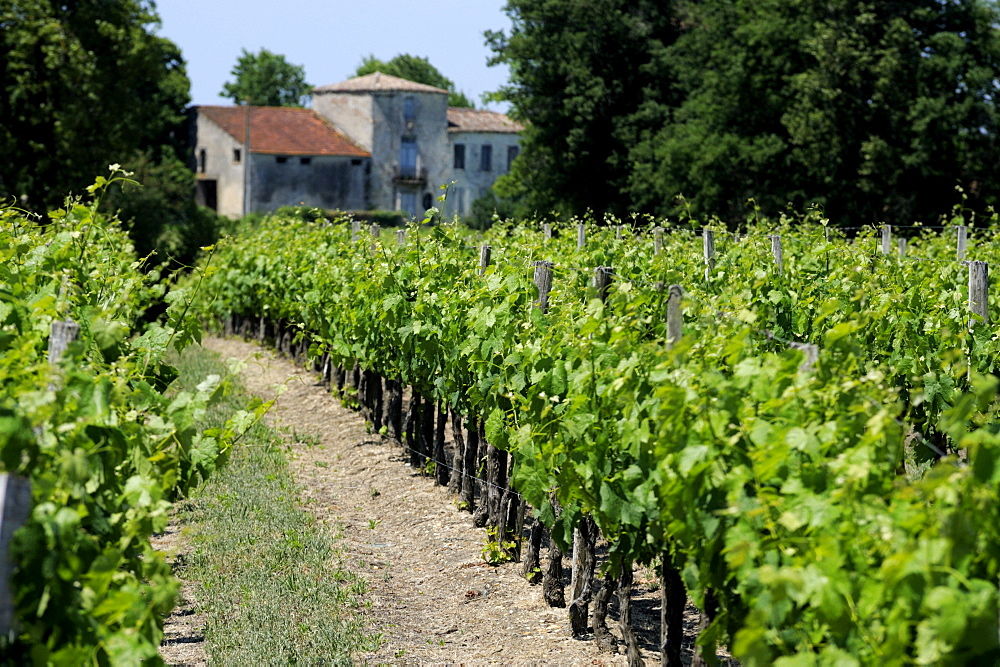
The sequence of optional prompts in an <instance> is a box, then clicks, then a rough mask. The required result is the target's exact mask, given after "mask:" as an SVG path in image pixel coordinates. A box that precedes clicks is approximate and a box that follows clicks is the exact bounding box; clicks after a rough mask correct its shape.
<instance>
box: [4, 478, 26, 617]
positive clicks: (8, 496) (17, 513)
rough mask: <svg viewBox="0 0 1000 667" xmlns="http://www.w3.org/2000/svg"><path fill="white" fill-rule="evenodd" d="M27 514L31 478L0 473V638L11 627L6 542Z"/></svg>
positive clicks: (10, 567) (10, 565) (11, 597)
mask: <svg viewBox="0 0 1000 667" xmlns="http://www.w3.org/2000/svg"><path fill="white" fill-rule="evenodd" d="M30 514H31V481H30V480H29V479H28V478H27V477H18V476H16V475H10V474H7V473H0V637H8V636H9V635H10V634H11V630H12V629H13V627H14V595H13V591H12V590H11V585H10V578H11V575H12V574H13V572H14V563H12V562H11V559H10V545H11V541H12V538H13V536H14V531H16V530H17V529H18V528H20V527H21V526H23V525H24V523H25V521H27V520H28V516H29V515H30Z"/></svg>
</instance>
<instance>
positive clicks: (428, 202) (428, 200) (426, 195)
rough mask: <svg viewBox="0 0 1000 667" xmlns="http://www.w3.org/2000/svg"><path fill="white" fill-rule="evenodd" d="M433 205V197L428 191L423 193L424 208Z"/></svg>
mask: <svg viewBox="0 0 1000 667" xmlns="http://www.w3.org/2000/svg"><path fill="white" fill-rule="evenodd" d="M432 206H434V197H433V196H432V195H431V193H429V192H425V193H424V210H425V211H426V210H427V209H429V208H430V207H432Z"/></svg>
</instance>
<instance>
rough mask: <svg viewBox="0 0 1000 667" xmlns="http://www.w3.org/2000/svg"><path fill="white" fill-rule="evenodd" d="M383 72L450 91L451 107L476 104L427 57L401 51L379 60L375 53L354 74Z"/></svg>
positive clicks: (365, 59)
mask: <svg viewBox="0 0 1000 667" xmlns="http://www.w3.org/2000/svg"><path fill="white" fill-rule="evenodd" d="M375 72H382V73H383V74H388V75H389V76H398V77H399V78H401V79H406V80H407V81H416V82H417V83H423V84H425V85H428V86H434V87H435V88H442V89H444V90H447V91H448V106H450V107H469V108H471V107H474V106H475V105H474V104H473V103H472V102H471V101H470V100H469V98H468V97H466V96H465V93H462V92H460V91H458V90H455V82H454V81H452V80H451V79H449V78H447V77H446V76H445V75H444V74H442V73H441V72H440V71H439V70H438V68H437V67H434V65H432V64H431V63H430V61H429V60H427V58H421V57H420V56H411V55H409V54H407V53H400V54H398V55H395V56H393V57H392V58H391V59H389V60H379V59H378V58H376V57H375V56H374V55H367V56H365V57H364V58H363V59H362V61H361V64H360V65H358V69H357V70H356V71H355V72H354V76H364V75H366V74H373V73H375Z"/></svg>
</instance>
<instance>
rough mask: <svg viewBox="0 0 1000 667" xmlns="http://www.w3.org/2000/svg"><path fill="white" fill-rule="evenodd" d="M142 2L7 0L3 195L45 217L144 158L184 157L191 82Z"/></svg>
mask: <svg viewBox="0 0 1000 667" xmlns="http://www.w3.org/2000/svg"><path fill="white" fill-rule="evenodd" d="M158 23H159V19H158V17H157V15H156V13H155V11H154V8H153V3H152V2H148V1H145V0H117V1H116V2H105V1H103V0H73V1H68V2H67V1H61V2H56V1H55V0H0V154H2V155H3V156H4V157H3V160H0V196H2V197H3V198H5V199H6V200H7V201H8V202H9V201H10V199H11V198H18V199H20V198H21V197H22V196H23V197H24V198H25V201H26V203H27V205H28V206H29V207H31V208H33V209H35V210H38V211H41V210H44V209H45V208H47V207H50V206H56V205H59V204H60V203H61V202H62V199H63V197H64V196H65V195H66V194H67V193H69V192H77V193H79V192H82V190H83V189H84V188H85V187H86V186H87V185H89V184H90V183H92V182H93V180H94V178H95V176H97V175H104V174H106V173H107V170H108V165H109V164H112V163H124V162H126V160H127V158H128V157H129V156H131V155H133V154H135V153H136V151H138V150H140V149H146V148H149V147H155V149H156V150H157V151H159V150H160V147H161V146H162V147H166V148H165V150H166V151H167V152H170V153H173V154H175V155H176V156H180V155H182V154H183V150H184V143H185V141H186V138H187V133H186V131H185V130H184V127H185V125H184V124H185V122H186V115H185V107H186V106H187V104H188V102H189V99H190V98H189V92H188V91H189V89H190V83H189V81H188V78H187V75H186V73H185V68H184V61H183V60H182V58H181V53H180V50H179V49H178V48H177V46H176V45H175V44H173V43H172V42H170V41H169V40H167V39H164V38H162V37H158V36H156V35H154V34H153V32H152V31H153V30H154V29H155V28H156V26H157V25H158Z"/></svg>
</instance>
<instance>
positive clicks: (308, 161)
mask: <svg viewBox="0 0 1000 667" xmlns="http://www.w3.org/2000/svg"><path fill="white" fill-rule="evenodd" d="M311 163H312V158H311V157H300V158H299V164H303V165H306V164H311Z"/></svg>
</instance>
